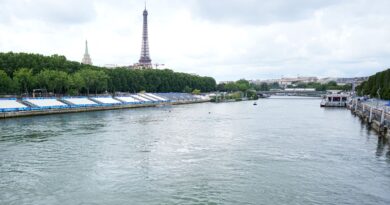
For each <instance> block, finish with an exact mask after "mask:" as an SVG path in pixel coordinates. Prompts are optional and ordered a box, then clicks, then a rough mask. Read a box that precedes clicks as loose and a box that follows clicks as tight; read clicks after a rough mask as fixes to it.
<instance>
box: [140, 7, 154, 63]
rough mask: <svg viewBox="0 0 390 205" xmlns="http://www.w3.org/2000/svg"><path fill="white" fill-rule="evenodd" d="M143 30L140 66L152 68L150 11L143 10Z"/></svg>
mask: <svg viewBox="0 0 390 205" xmlns="http://www.w3.org/2000/svg"><path fill="white" fill-rule="evenodd" d="M143 16H144V19H143V32H142V49H141V58H140V59H139V61H138V62H139V66H141V67H144V68H152V60H151V59H150V55H149V40H148V11H147V10H146V4H145V10H144V12H143Z"/></svg>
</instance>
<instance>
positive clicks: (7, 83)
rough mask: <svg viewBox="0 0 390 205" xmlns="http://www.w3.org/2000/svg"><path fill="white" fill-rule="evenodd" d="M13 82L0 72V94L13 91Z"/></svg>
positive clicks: (4, 73)
mask: <svg viewBox="0 0 390 205" xmlns="http://www.w3.org/2000/svg"><path fill="white" fill-rule="evenodd" d="M13 83H14V82H13V81H12V79H11V78H10V77H9V76H8V75H7V73H6V72H5V71H3V70H0V94H7V93H11V92H13V91H14V89H13Z"/></svg>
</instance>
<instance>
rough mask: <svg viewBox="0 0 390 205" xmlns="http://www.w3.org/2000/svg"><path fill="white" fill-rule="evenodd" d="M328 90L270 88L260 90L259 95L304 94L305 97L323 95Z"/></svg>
mask: <svg viewBox="0 0 390 205" xmlns="http://www.w3.org/2000/svg"><path fill="white" fill-rule="evenodd" d="M325 94H326V91H316V90H311V89H310V90H308V89H289V90H270V91H258V92H257V95H258V96H260V97H261V96H270V95H282V96H304V97H321V96H322V95H325Z"/></svg>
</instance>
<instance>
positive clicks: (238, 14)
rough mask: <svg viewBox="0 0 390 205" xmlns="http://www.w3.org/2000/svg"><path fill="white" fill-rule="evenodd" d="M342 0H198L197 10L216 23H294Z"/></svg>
mask: <svg viewBox="0 0 390 205" xmlns="http://www.w3.org/2000/svg"><path fill="white" fill-rule="evenodd" d="M342 1H343V0H288V1H286V0H260V1H259V0H223V1H222V0H198V1H196V2H197V4H196V5H197V6H196V7H195V8H194V10H195V11H196V12H197V13H198V14H199V16H200V17H201V18H205V19H207V20H212V21H217V22H227V23H243V24H253V25H258V24H269V23H274V22H292V21H297V20H301V19H305V18H308V17H310V16H311V15H313V13H314V12H315V11H316V10H317V9H320V8H324V7H328V6H331V5H334V4H337V3H341V2H342Z"/></svg>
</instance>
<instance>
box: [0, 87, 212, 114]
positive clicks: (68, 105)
mask: <svg viewBox="0 0 390 205" xmlns="http://www.w3.org/2000/svg"><path fill="white" fill-rule="evenodd" d="M209 101H210V100H209V99H208V98H205V97H202V96H194V95H190V94H183V93H160V94H151V93H142V94H136V95H131V96H117V97H110V96H105V97H82V96H79V97H64V98H58V99H57V98H23V99H21V100H18V99H16V98H8V99H0V119H6V118H14V117H27V116H38V115H52V114H64V113H78V112H93V111H103V110H117V109H132V108H143V107H156V106H165V105H181V104H193V103H203V102H209Z"/></svg>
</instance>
